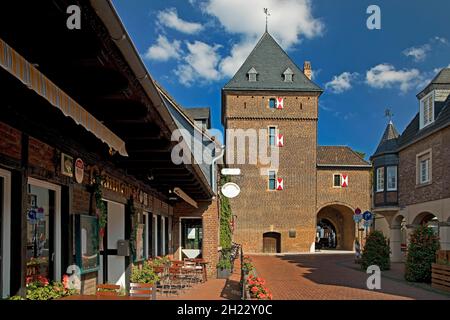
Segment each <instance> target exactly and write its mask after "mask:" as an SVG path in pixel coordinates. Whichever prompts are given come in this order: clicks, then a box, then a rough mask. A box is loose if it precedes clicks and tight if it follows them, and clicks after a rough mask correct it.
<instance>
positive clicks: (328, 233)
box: [316, 218, 337, 249]
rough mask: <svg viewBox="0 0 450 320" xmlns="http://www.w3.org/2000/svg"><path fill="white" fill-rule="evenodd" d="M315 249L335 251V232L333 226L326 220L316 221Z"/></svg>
mask: <svg viewBox="0 0 450 320" xmlns="http://www.w3.org/2000/svg"><path fill="white" fill-rule="evenodd" d="M316 233H317V234H316V243H317V245H316V249H336V247H337V231H336V227H335V225H334V224H333V223H332V222H331V221H330V220H328V219H325V218H322V219H320V220H318V221H317V232H316Z"/></svg>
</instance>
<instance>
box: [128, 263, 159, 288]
mask: <svg viewBox="0 0 450 320" xmlns="http://www.w3.org/2000/svg"><path fill="white" fill-rule="evenodd" d="M158 281H159V277H158V275H157V274H156V273H155V272H154V271H153V267H152V265H151V264H150V262H148V261H144V263H143V264H142V266H141V267H138V266H133V268H132V270H131V277H130V282H131V283H147V284H155V283H156V282H158Z"/></svg>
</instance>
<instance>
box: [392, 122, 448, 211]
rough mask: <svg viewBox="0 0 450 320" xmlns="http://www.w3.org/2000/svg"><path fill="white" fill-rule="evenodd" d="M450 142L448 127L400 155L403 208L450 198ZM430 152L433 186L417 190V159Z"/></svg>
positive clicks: (401, 204)
mask: <svg viewBox="0 0 450 320" xmlns="http://www.w3.org/2000/svg"><path fill="white" fill-rule="evenodd" d="M449 141H450V128H448V127H447V128H446V129H443V130H440V131H438V132H436V133H434V134H432V135H431V136H429V137H427V138H425V139H423V140H421V141H419V142H417V143H414V144H413V145H411V146H409V147H407V148H406V149H403V150H401V151H400V153H399V156H400V165H399V204H400V206H407V205H411V204H416V203H422V202H427V201H433V200H438V199H442V198H449V197H450V184H449V183H448V181H450V161H449V160H448V159H450V143H449ZM428 149H431V151H432V164H431V166H432V173H431V175H432V182H431V184H429V185H425V186H418V185H417V184H416V177H417V171H416V156H417V154H420V153H421V152H423V151H426V150H428Z"/></svg>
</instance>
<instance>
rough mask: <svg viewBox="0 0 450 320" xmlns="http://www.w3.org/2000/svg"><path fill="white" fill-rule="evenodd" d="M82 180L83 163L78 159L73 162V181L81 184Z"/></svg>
mask: <svg viewBox="0 0 450 320" xmlns="http://www.w3.org/2000/svg"><path fill="white" fill-rule="evenodd" d="M83 178H84V162H83V160H81V159H80V158H78V159H77V160H75V181H76V182H78V183H82V182H83Z"/></svg>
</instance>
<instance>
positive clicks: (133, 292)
mask: <svg viewBox="0 0 450 320" xmlns="http://www.w3.org/2000/svg"><path fill="white" fill-rule="evenodd" d="M130 296H131V297H140V298H148V299H151V300H156V286H155V285H154V284H151V283H130Z"/></svg>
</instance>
